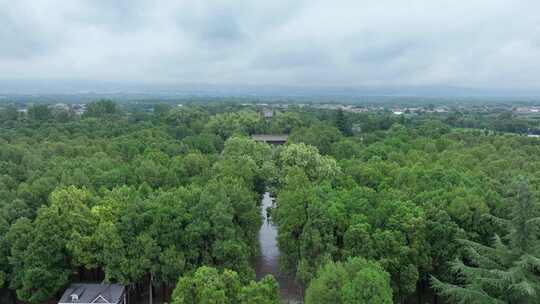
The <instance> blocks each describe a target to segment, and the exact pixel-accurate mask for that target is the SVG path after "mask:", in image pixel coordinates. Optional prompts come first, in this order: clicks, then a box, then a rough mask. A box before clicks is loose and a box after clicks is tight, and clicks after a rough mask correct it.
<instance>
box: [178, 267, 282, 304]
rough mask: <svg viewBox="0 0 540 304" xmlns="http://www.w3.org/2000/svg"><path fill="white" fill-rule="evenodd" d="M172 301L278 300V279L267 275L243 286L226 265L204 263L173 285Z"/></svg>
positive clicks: (245, 303) (214, 303)
mask: <svg viewBox="0 0 540 304" xmlns="http://www.w3.org/2000/svg"><path fill="white" fill-rule="evenodd" d="M172 303H173V304H227V303H230V304H236V303H241V304H248V303H265V304H266V303H268V304H277V303H279V296H278V289H277V283H276V281H275V280H274V279H273V278H271V277H267V278H264V279H263V280H262V281H260V282H253V281H251V282H250V283H249V284H248V285H246V286H242V284H241V282H240V278H239V277H238V274H237V273H236V272H234V271H231V270H228V269H225V270H223V272H220V271H219V270H217V269H215V268H212V267H208V266H202V267H200V268H198V269H197V271H195V272H194V273H193V274H191V275H186V276H183V277H181V278H180V279H179V280H178V284H177V285H176V288H175V289H174V292H173V296H172Z"/></svg>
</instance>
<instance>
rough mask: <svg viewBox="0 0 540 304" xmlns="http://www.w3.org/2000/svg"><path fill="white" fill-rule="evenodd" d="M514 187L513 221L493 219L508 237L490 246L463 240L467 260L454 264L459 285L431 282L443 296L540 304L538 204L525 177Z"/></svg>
mask: <svg viewBox="0 0 540 304" xmlns="http://www.w3.org/2000/svg"><path fill="white" fill-rule="evenodd" d="M514 187H515V192H514V202H513V211H512V213H511V218H510V219H509V220H504V219H501V218H496V217H493V218H492V219H493V220H495V221H496V222H498V223H499V224H501V225H503V226H504V227H505V229H506V232H507V234H506V236H505V237H504V238H500V237H499V236H497V235H496V236H495V237H494V240H493V245H492V246H491V247H489V246H484V245H482V244H479V243H476V242H473V241H467V240H463V241H462V243H463V245H464V246H466V247H467V249H468V255H467V257H468V260H467V262H466V263H465V262H463V261H461V260H456V261H455V262H453V263H452V270H453V272H454V273H455V274H456V276H457V279H458V283H457V284H454V283H445V282H442V281H439V280H438V279H436V278H433V279H432V282H433V286H434V288H435V289H436V290H437V291H438V292H439V293H440V294H441V295H442V296H444V297H448V298H449V299H451V300H452V301H456V302H459V303H464V304H465V303H536V302H538V301H540V277H539V275H538V273H539V272H540V257H539V255H538V244H539V233H540V217H539V209H538V203H537V201H536V200H535V198H534V197H533V194H532V193H531V192H530V190H529V186H528V181H527V180H526V179H525V178H519V179H518V180H517V181H516V184H515V186H514Z"/></svg>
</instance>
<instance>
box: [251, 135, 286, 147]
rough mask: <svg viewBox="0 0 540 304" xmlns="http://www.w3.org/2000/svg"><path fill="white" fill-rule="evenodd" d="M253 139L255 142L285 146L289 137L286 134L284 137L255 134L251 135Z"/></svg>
mask: <svg viewBox="0 0 540 304" xmlns="http://www.w3.org/2000/svg"><path fill="white" fill-rule="evenodd" d="M251 138H252V139H253V140H255V141H261V142H265V143H268V144H272V145H283V144H285V143H286V142H287V139H289V136H288V135H286V134H282V135H270V134H254V135H251Z"/></svg>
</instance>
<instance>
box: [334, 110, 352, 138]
mask: <svg viewBox="0 0 540 304" xmlns="http://www.w3.org/2000/svg"><path fill="white" fill-rule="evenodd" d="M336 127H337V128H338V129H339V131H340V132H341V134H343V135H345V136H351V135H352V126H351V123H350V122H349V120H348V118H347V117H346V116H345V112H344V111H343V109H341V108H340V109H338V110H337V111H336Z"/></svg>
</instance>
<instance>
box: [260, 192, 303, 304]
mask: <svg viewBox="0 0 540 304" xmlns="http://www.w3.org/2000/svg"><path fill="white" fill-rule="evenodd" d="M272 204H273V199H272V198H271V197H270V194H269V193H268V192H267V193H265V194H264V196H263V200H262V207H261V213H262V217H263V221H264V223H263V224H262V226H261V230H260V231H259V243H260V246H261V256H259V257H258V258H257V262H256V265H255V272H256V273H257V279H260V278H262V277H264V276H265V275H267V274H271V275H273V276H274V277H275V278H276V280H277V281H278V282H279V286H280V293H281V299H282V300H283V302H284V303H298V302H300V301H301V300H302V289H301V288H300V286H299V285H298V284H296V282H295V281H294V278H293V276H292V275H289V274H285V273H281V272H280V271H279V249H278V246H277V239H276V238H277V229H276V227H275V226H274V225H272V223H270V222H269V221H267V218H266V208H268V207H271V206H272Z"/></svg>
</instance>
